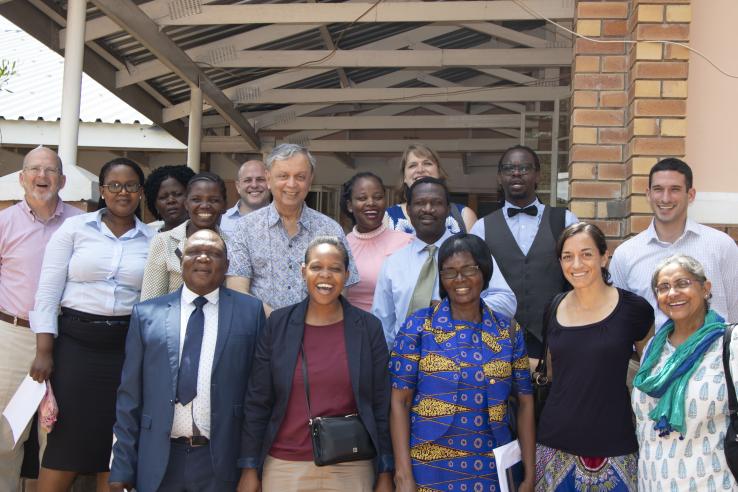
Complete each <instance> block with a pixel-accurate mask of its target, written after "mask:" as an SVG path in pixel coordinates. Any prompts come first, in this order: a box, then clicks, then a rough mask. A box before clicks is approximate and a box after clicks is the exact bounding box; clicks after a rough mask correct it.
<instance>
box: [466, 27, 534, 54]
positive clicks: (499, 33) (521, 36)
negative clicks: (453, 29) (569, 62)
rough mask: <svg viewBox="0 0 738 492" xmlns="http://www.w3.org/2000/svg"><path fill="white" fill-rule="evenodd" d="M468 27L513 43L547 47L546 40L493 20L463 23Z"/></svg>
mask: <svg viewBox="0 0 738 492" xmlns="http://www.w3.org/2000/svg"><path fill="white" fill-rule="evenodd" d="M462 25H463V26H464V27H466V28H467V29H471V30H473V31H477V32H481V33H483V34H489V35H490V36H493V37H495V38H500V39H504V40H506V41H512V42H513V43H516V44H519V45H522V46H527V47H529V48H545V47H546V46H547V43H546V40H545V39H541V38H538V37H536V36H531V35H530V34H526V33H524V32H520V31H516V30H514V29H509V28H507V27H502V26H501V25H499V24H493V23H491V22H466V23H464V24H462Z"/></svg>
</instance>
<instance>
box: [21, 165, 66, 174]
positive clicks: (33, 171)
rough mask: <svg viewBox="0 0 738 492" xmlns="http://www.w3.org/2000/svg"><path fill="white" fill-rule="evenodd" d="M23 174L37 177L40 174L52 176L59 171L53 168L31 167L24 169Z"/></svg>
mask: <svg viewBox="0 0 738 492" xmlns="http://www.w3.org/2000/svg"><path fill="white" fill-rule="evenodd" d="M23 172H26V173H28V174H33V175H34V176H38V175H40V174H46V175H48V176H54V175H55V174H59V169H57V168H54V167H40V166H33V167H24V168H23Z"/></svg>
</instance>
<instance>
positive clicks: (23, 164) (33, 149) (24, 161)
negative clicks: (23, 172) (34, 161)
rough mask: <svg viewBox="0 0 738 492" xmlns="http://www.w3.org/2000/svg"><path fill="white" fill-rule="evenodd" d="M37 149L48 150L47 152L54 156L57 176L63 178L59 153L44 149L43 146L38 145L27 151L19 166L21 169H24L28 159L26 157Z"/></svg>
mask: <svg viewBox="0 0 738 492" xmlns="http://www.w3.org/2000/svg"><path fill="white" fill-rule="evenodd" d="M39 149H44V150H48V151H49V152H51V153H52V154H54V156H55V157H56V167H57V169H58V170H59V175H61V176H63V175H64V168H63V166H62V160H61V157H59V153H57V152H54V151H53V150H52V149H50V148H48V147H46V146H45V145H39V146H37V147H34V148H32V149H31V150H29V151H28V152H27V153H26V155H24V156H23V163H22V164H21V167H23V168H25V167H26V160H27V159H28V156H30V155H31V154H32V153H33V152H34V151H36V150H39Z"/></svg>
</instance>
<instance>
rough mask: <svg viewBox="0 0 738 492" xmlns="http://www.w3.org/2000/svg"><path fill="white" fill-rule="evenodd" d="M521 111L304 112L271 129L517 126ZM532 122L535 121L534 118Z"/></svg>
mask: <svg viewBox="0 0 738 492" xmlns="http://www.w3.org/2000/svg"><path fill="white" fill-rule="evenodd" d="M519 126H520V117H519V116H518V115H514V114H511V115H504V114H503V115H498V114H485V115H458V116H426V115H423V116H361V115H360V116H304V117H300V118H295V119H294V120H292V121H288V122H286V123H281V124H276V125H273V126H271V127H269V130H371V129H387V130H404V129H415V128H417V129H429V128H518V127H519ZM531 126H532V122H531Z"/></svg>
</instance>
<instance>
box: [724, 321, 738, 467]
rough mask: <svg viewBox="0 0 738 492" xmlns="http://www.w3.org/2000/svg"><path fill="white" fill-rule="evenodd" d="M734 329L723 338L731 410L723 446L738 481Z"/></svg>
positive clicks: (731, 328) (732, 326)
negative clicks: (732, 355)
mask: <svg viewBox="0 0 738 492" xmlns="http://www.w3.org/2000/svg"><path fill="white" fill-rule="evenodd" d="M733 328H735V325H727V326H726V327H725V335H724V336H723V370H724V371H725V383H726V384H727V385H728V408H729V410H730V420H729V421H728V430H727V432H726V433H725V441H724V442H723V445H724V447H725V461H727V462H728V468H730V472H731V473H732V474H733V477H734V478H735V479H736V480H738V432H736V431H737V430H738V400H737V399H736V396H735V386H734V385H733V376H732V375H731V374H730V340H731V338H732V335H733Z"/></svg>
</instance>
